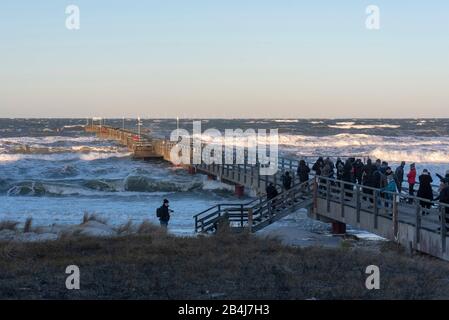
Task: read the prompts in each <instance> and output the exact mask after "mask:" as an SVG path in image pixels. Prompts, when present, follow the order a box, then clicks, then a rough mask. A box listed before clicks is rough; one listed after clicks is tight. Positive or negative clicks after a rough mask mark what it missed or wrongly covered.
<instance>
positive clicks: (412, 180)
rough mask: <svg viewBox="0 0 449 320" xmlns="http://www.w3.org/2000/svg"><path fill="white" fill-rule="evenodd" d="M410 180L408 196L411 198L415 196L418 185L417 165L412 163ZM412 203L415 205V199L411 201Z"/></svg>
mask: <svg viewBox="0 0 449 320" xmlns="http://www.w3.org/2000/svg"><path fill="white" fill-rule="evenodd" d="M407 179H408V194H409V195H411V196H415V190H414V189H415V183H416V168H415V164H414V163H412V164H411V165H410V172H409V173H408V174H407ZM409 202H410V203H413V199H412V198H410V199H409Z"/></svg>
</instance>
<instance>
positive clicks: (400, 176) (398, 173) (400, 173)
mask: <svg viewBox="0 0 449 320" xmlns="http://www.w3.org/2000/svg"><path fill="white" fill-rule="evenodd" d="M404 167H405V161H402V162H401V165H400V166H399V167H397V168H396V170H395V171H394V180H395V181H396V185H397V186H398V192H399V193H401V192H402V183H403V182H404Z"/></svg>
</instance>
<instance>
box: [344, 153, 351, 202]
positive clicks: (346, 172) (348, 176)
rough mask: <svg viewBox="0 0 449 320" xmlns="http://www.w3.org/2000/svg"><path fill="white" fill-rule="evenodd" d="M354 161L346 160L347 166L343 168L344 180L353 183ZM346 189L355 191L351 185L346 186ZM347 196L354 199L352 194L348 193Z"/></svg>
mask: <svg viewBox="0 0 449 320" xmlns="http://www.w3.org/2000/svg"><path fill="white" fill-rule="evenodd" d="M352 165H353V161H352V158H350V159H348V160H346V163H345V166H344V168H343V176H342V180H343V181H346V182H352V181H353V170H352ZM344 188H345V189H346V190H351V191H352V190H353V187H352V185H351V184H345V186H344ZM346 196H347V197H349V198H352V192H347V193H346Z"/></svg>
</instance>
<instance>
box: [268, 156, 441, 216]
mask: <svg viewBox="0 0 449 320" xmlns="http://www.w3.org/2000/svg"><path fill="white" fill-rule="evenodd" d="M406 169H407V168H406V163H405V161H403V162H402V163H401V164H400V165H399V166H398V167H396V168H395V170H393V168H392V167H391V166H389V164H388V162H386V161H382V160H380V159H377V160H376V161H374V162H373V161H372V160H371V159H367V160H366V162H364V161H363V160H362V159H356V158H348V159H346V160H345V161H343V160H342V159H341V158H337V160H336V162H335V163H334V162H333V161H332V160H331V159H330V158H329V157H327V158H324V157H319V158H318V160H316V162H315V163H314V164H313V165H312V167H311V168H310V166H309V164H308V163H307V162H306V161H305V160H300V161H299V165H298V168H297V172H296V173H297V177H298V179H299V182H300V183H306V182H307V181H309V178H310V174H311V173H312V172H314V173H315V175H316V176H320V177H325V178H331V179H336V180H340V181H345V182H350V183H354V184H359V185H362V186H365V188H363V187H362V192H363V193H364V194H367V195H373V194H374V192H375V190H377V191H378V192H379V194H381V195H382V197H383V198H385V199H389V198H392V196H393V193H403V191H406V192H407V193H408V195H410V196H417V197H419V198H420V205H421V206H422V207H423V208H424V209H430V208H431V206H432V201H439V202H441V203H445V204H446V203H447V204H449V170H447V171H446V173H445V176H442V175H439V174H437V177H438V178H439V179H440V181H441V184H440V187H439V190H438V193H439V195H438V196H437V197H435V194H434V190H433V187H432V183H433V179H432V176H431V173H430V172H429V170H427V169H424V170H423V171H422V173H421V174H420V175H419V176H418V173H417V170H416V165H415V163H411V164H410V165H409V167H408V170H407V172H406ZM404 183H406V184H407V185H408V190H404V188H403V186H404ZM282 186H283V188H284V190H289V189H291V187H292V175H291V173H290V172H288V171H286V172H285V173H284V174H283V175H282ZM344 188H345V189H348V190H349V189H350V190H352V189H353V185H352V184H345V185H344ZM267 195H268V198H269V199H270V198H273V197H276V196H277V195H278V191H277V190H276V188H275V186H274V185H273V184H271V185H270V186H268V187H267ZM346 195H347V196H348V197H351V196H352V192H349V191H348V193H347V194H346ZM404 198H406V201H408V202H410V203H412V202H413V201H414V199H413V198H412V197H404ZM390 200H391V199H390ZM371 201H372V199H371ZM423 212H427V210H423ZM446 213H448V214H449V208H446ZM448 222H449V221H448Z"/></svg>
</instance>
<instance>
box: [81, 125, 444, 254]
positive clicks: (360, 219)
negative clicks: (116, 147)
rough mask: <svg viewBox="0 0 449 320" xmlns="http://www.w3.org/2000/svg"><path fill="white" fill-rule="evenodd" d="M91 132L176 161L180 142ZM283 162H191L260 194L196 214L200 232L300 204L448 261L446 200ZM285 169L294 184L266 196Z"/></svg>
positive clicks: (339, 227) (277, 215)
mask: <svg viewBox="0 0 449 320" xmlns="http://www.w3.org/2000/svg"><path fill="white" fill-rule="evenodd" d="M86 131H88V132H92V133H96V134H97V135H98V136H99V137H101V138H104V139H111V140H115V141H117V142H119V143H120V144H122V145H124V146H126V147H128V149H129V150H130V151H131V152H133V156H134V157H135V158H138V159H152V158H160V159H164V160H167V161H171V157H170V152H171V149H172V148H173V147H174V146H175V145H176V143H175V142H171V141H169V140H166V139H157V138H151V137H149V136H146V135H137V134H136V133H135V132H132V131H129V130H124V129H120V128H112V127H108V126H98V125H91V126H86ZM191 151H192V150H191ZM278 166H279V170H278V172H277V173H276V174H274V175H271V176H263V175H260V174H259V165H257V164H256V165H250V164H248V162H247V159H246V158H245V159H244V163H243V164H223V165H222V164H204V163H202V164H198V165H186V166H185V167H186V168H187V169H188V170H189V171H190V172H191V173H194V172H201V173H204V174H207V175H208V176H210V177H211V178H212V179H219V180H221V181H222V182H227V183H232V184H234V185H235V186H236V194H238V195H241V194H242V193H243V189H244V188H249V189H252V190H253V191H255V192H256V194H258V195H259V197H258V198H257V199H256V200H254V201H252V202H249V203H236V204H217V205H215V206H213V207H211V208H209V209H207V210H205V211H203V212H201V213H199V214H197V215H195V216H194V220H195V231H196V232H214V231H216V230H217V229H218V228H219V227H220V225H221V224H222V223H225V224H228V225H229V226H230V227H231V228H232V229H233V230H236V231H243V230H248V231H249V232H256V231H258V230H260V229H262V228H264V227H266V226H268V225H270V224H272V223H274V222H275V221H278V220H280V219H282V218H283V217H285V216H287V215H289V214H291V213H294V212H296V211H297V210H299V209H307V210H308V215H309V217H311V218H313V219H317V220H321V221H324V222H328V223H332V226H333V231H334V233H345V231H346V224H349V225H351V226H353V227H356V228H359V229H362V230H366V231H368V232H371V233H373V234H377V235H379V236H381V237H384V238H386V239H389V240H391V241H395V242H397V243H399V244H401V245H403V246H404V247H406V248H407V249H410V250H416V251H420V252H423V253H426V254H429V255H432V256H435V257H438V258H441V259H444V260H447V261H449V252H448V250H449V248H448V246H447V243H448V241H447V236H448V235H447V225H446V223H445V217H446V214H445V210H446V209H447V208H449V206H448V205H447V204H443V203H439V202H436V201H432V206H431V209H424V208H422V207H421V206H420V201H421V200H423V199H420V198H418V197H413V196H409V195H405V194H398V193H380V192H379V190H375V189H371V188H367V187H365V186H361V185H357V184H353V183H349V182H343V181H337V180H334V179H330V178H324V177H314V178H313V179H311V180H310V181H308V182H305V183H302V184H301V183H299V181H298V177H297V176H296V175H295V173H296V169H297V167H298V161H296V160H291V159H286V158H279V163H278ZM285 171H289V172H290V174H291V175H292V178H293V179H292V180H293V186H292V188H291V189H290V190H283V191H282V192H281V193H280V194H279V196H278V197H277V198H275V199H272V200H267V199H266V197H265V196H264V193H265V189H266V186H267V184H268V183H270V182H272V183H274V184H275V185H276V186H277V187H278V189H280V190H282V185H281V176H282V174H283V173H284V172H285ZM440 217H443V219H441V218H440Z"/></svg>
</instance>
